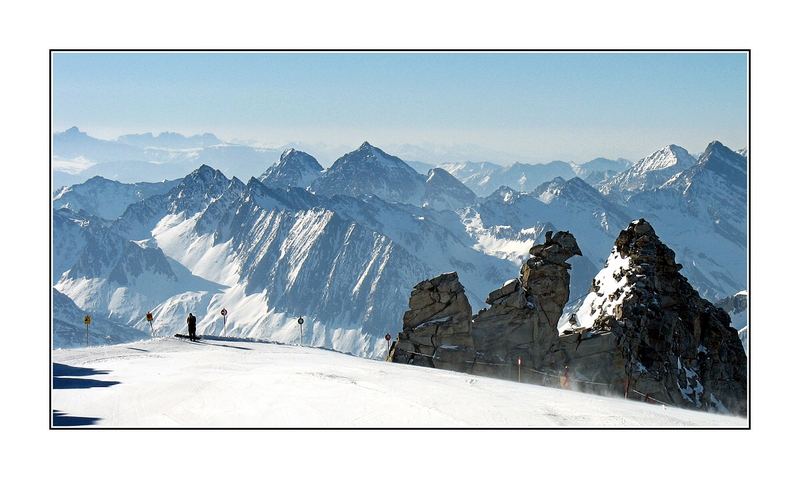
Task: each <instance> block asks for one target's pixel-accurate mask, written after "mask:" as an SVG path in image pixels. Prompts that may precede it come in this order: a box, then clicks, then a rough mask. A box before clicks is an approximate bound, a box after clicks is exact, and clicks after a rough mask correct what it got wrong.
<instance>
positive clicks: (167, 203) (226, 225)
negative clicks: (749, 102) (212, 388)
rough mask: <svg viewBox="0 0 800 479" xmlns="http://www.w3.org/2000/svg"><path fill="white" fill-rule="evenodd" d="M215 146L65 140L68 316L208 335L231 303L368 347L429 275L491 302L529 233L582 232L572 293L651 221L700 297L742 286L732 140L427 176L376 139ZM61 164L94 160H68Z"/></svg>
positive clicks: (343, 346)
mask: <svg viewBox="0 0 800 479" xmlns="http://www.w3.org/2000/svg"><path fill="white" fill-rule="evenodd" d="M217 141H218V139H217V138H216V137H214V136H213V135H198V136H194V137H183V136H181V135H177V136H175V135H172V134H162V135H157V136H153V135H125V136H123V137H120V138H119V139H118V140H117V141H104V140H97V139H94V138H91V137H89V136H88V135H85V134H84V133H81V132H80V131H78V130H77V129H70V130H68V131H66V132H63V133H57V134H56V135H54V143H53V152H54V162H53V163H54V169H55V170H56V171H55V173H54V176H55V175H60V176H59V177H60V178H62V180H69V179H70V178H71V179H74V180H75V181H74V183H77V184H72V183H71V184H72V186H68V187H67V186H65V187H63V188H59V189H57V191H56V192H54V195H53V209H54V210H53V236H54V240H53V241H54V243H53V278H52V281H53V285H54V288H55V290H56V291H57V292H59V293H60V294H61V295H60V296H59V305H61V306H59V308H57V309H55V310H54V320H57V321H58V323H57V324H59V325H62V324H72V322H74V321H75V320H74V319H73V318H72V316H74V315H76V314H79V313H82V312H88V313H89V314H92V315H94V316H95V317H96V319H97V321H98V324H100V323H102V324H108V325H113V327H112V326H108V327H107V328H106V330H103V331H107V333H105V335H104V336H103V338H105V339H104V341H106V342H117V341H122V340H130V339H135V338H138V337H141V335H142V334H146V333H147V331H149V327H148V325H147V323H146V321H145V320H144V314H145V313H146V312H147V311H152V312H153V313H154V315H155V316H156V321H155V327H156V329H157V332H158V333H159V334H172V333H175V332H178V331H180V330H181V329H183V328H185V317H186V315H187V314H188V312H190V311H191V312H194V314H195V315H196V316H197V317H198V319H199V323H198V330H199V332H200V333H201V334H203V333H208V334H210V333H217V334H219V333H221V332H222V318H221V316H220V315H219V310H220V309H222V307H225V308H226V309H227V310H228V311H229V317H228V320H227V325H226V328H227V329H226V332H227V333H229V334H237V335H243V336H251V337H258V338H265V339H274V340H278V341H287V342H290V341H296V339H297V334H298V332H297V324H296V322H295V321H296V318H297V316H300V315H302V316H303V317H304V318H306V319H307V328H306V337H305V340H306V342H307V343H312V344H314V345H318V346H325V347H330V348H333V349H337V350H340V351H345V352H350V353H354V354H358V355H361V356H367V357H371V356H376V355H378V354H381V353H382V352H383V351H384V349H385V341H384V340H383V335H384V334H386V333H391V334H394V333H395V332H397V331H399V330H400V329H401V324H402V321H401V318H402V313H403V311H404V310H405V309H406V308H407V298H408V293H409V292H410V290H411V288H412V287H413V286H414V285H415V284H416V283H417V282H419V281H420V280H422V279H424V278H427V277H431V276H434V275H437V274H440V273H443V272H447V271H458V273H459V278H460V279H461V281H462V283H463V284H464V286H465V288H466V290H467V295H468V297H469V300H470V302H471V303H472V304H474V305H480V304H482V302H483V300H484V299H485V297H486V295H487V294H488V292H489V291H490V290H492V289H494V288H495V287H496V285H497V284H498V283H499V284H502V282H503V281H505V280H507V279H510V278H513V277H516V276H517V275H518V272H519V268H520V264H521V262H522V261H523V259H524V258H525V257H526V256H527V251H528V249H529V248H530V246H531V244H532V243H533V242H534V241H536V240H537V239H539V238H540V237H541V236H542V235H543V234H544V233H545V232H546V231H548V230H569V231H570V232H572V233H573V234H574V235H575V237H576V239H577V241H578V244H579V245H580V247H581V249H582V251H583V253H584V256H582V257H576V258H575V259H574V261H573V260H571V261H570V262H571V264H572V267H573V270H572V279H571V283H572V284H571V298H573V301H574V300H577V299H579V298H580V297H581V296H583V295H584V294H585V293H586V292H587V291H588V289H589V286H590V283H591V279H592V278H593V277H594V275H595V274H596V273H597V272H598V271H599V270H600V269H601V268H602V267H603V265H604V262H605V260H606V258H607V257H608V254H609V251H610V250H611V245H612V243H613V241H614V238H616V236H617V234H618V233H619V231H620V230H621V229H623V228H624V227H625V226H626V225H627V224H628V223H629V222H630V221H631V220H633V219H636V218H640V217H645V218H647V219H648V221H649V222H650V223H651V224H652V225H653V227H654V228H655V229H656V230H657V231H658V232H659V236H660V237H661V239H662V240H663V241H664V242H665V243H666V244H667V245H669V246H670V247H671V248H672V249H674V250H675V252H676V260H677V261H678V262H680V263H681V264H683V266H684V269H683V273H684V274H685V275H686V277H687V278H689V280H690V282H691V283H692V285H693V286H694V287H695V288H697V289H698V291H699V292H700V294H701V295H703V296H704V297H706V298H708V299H710V300H719V299H722V298H725V297H728V296H731V295H734V294H736V293H738V292H740V291H742V290H745V289H746V287H747V282H746V264H747V263H746V261H747V227H746V225H747V221H746V219H747V218H746V213H747V158H746V156H743V155H741V154H740V153H737V152H734V151H732V150H730V149H729V148H728V147H726V146H724V145H722V144H721V143H719V142H712V143H710V144H709V145H708V147H707V148H706V150H705V151H704V152H703V153H702V154H701V155H700V156H699V157H698V158H695V157H694V156H692V155H690V154H688V153H687V152H686V150H685V149H683V148H681V147H678V146H676V145H669V146H667V147H665V148H663V149H660V150H658V151H656V152H654V153H653V154H651V155H648V156H646V157H645V158H642V159H641V160H639V161H637V162H635V163H633V164H631V163H630V162H627V161H626V160H607V159H602V158H598V159H595V160H593V161H590V162H587V163H584V164H582V165H575V164H569V163H564V162H557V161H556V162H551V163H548V164H536V165H528V164H523V163H517V164H512V165H510V166H506V167H503V166H500V165H496V164H493V163H490V162H482V163H446V164H441V165H440V167H438V168H436V167H433V166H434V164H433V163H431V165H430V166H431V168H429V170H428V171H425V172H420V171H419V170H418V169H415V167H412V166H410V165H409V164H407V163H406V162H405V161H404V160H403V158H402V157H400V156H394V155H393V154H391V153H388V152H386V151H384V150H382V149H381V148H379V147H376V146H373V145H371V144H369V143H367V142H365V143H363V144H362V145H361V146H360V147H359V148H357V149H355V150H353V151H352V152H350V153H347V154H345V155H343V156H342V157H341V158H339V159H338V160H337V161H336V162H334V163H333V164H332V165H331V166H330V167H329V168H327V169H326V168H324V167H322V165H321V164H320V163H319V162H318V161H317V159H316V158H314V157H313V156H311V155H309V154H307V153H305V152H303V151H300V150H298V149H289V150H286V151H282V152H281V151H277V150H271V149H259V148H253V147H249V146H242V145H228V144H224V143H221V142H219V143H217ZM142 155H145V156H142ZM151 161H152V162H153V163H149V162H151ZM60 162H66V163H70V164H72V165H78V166H75V168H80V165H83V164H87V163H86V162H88V163H91V166H88V167H86V168H83V169H81V170H79V171H78V173H76V174H67V173H65V172H66V171H67V170H65V169H64V168H62V167H61V165H62V163H60ZM81 162H84V163H81ZM145 164H147V165H151V166H143V165H145ZM256 164H258V165H259V166H258V169H257V170H253V171H254V172H253V173H247V174H245V175H242V176H241V177H240V176H239V175H238V174H233V175H232V174H226V173H225V171H239V170H241V171H242V172H245V170H246V171H251V170H252V168H253V167H254V166H255V165H256ZM415 166H416V167H417V168H420V167H421V166H423V167H424V166H425V165H420V163H417V164H416V165H415ZM187 167H191V169H190V170H189V171H191V172H190V173H188V174H180V175H174V176H173V175H170V173H171V172H177V171H178V170H180V169H182V168H187ZM73 171H77V170H73ZM102 173H108V174H107V175H105V174H102ZM112 173H114V174H116V176H114V174H112ZM137 175H138V176H137ZM152 175H161V176H158V177H157V178H156V177H153V176H152ZM95 176H100V177H95ZM121 177H126V178H132V179H134V178H135V179H136V181H130V182H128V183H126V182H120V181H115V178H121ZM85 180H88V181H85ZM144 180H155V181H147V182H145V181H144ZM165 180H167V181H165ZM57 185H58V182H57V181H56V186H57ZM62 296H63V297H62ZM70 302H71V304H70ZM98 331H100V329H98ZM55 336H56V337H57V338H58V341H57V342H56V344H57V345H63V346H75V345H80V344H82V341H83V340H84V338H83V337H82V336H80V335H78V336H76V335H75V334H74V331H72V330H70V329H69V328H67V327H62V326H59V327H58V328H56V332H55ZM76 338H78V339H77V340H79V342H78V343H77V344H76V343H75V341H76ZM98 340H99V339H98Z"/></svg>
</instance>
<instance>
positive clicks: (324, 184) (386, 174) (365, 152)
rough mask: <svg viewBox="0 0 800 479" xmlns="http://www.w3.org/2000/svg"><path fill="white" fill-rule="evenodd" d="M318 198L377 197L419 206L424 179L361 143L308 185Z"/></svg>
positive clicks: (378, 150)
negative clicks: (335, 196)
mask: <svg viewBox="0 0 800 479" xmlns="http://www.w3.org/2000/svg"><path fill="white" fill-rule="evenodd" d="M311 190H312V191H313V192H315V193H317V194H320V195H325V196H333V195H336V194H344V195H349V196H360V195H376V196H379V197H381V198H382V199H384V200H386V201H395V202H403V203H409V204H419V203H420V201H421V200H422V196H423V195H424V191H425V177H424V176H422V175H420V174H419V173H417V172H416V171H414V169H413V168H411V167H410V166H408V165H407V164H405V163H403V160H401V159H400V158H397V157H396V156H391V155H389V154H386V153H385V152H383V150H381V149H379V148H376V147H374V146H372V145H370V144H369V143H367V142H364V143H363V144H362V145H361V146H360V147H359V148H358V149H357V150H355V151H352V152H350V153H348V154H346V155H344V156H343V157H341V158H339V159H338V160H336V162H335V163H334V164H333V165H332V166H331V167H330V168H328V169H327V170H326V171H325V172H324V173H323V174H322V175H321V176H320V177H319V178H318V179H317V180H316V181H314V182H313V183H312V184H311Z"/></svg>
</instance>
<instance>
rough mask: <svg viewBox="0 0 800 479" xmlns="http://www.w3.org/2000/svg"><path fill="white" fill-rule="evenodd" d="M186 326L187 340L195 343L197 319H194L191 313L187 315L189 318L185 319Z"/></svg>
mask: <svg viewBox="0 0 800 479" xmlns="http://www.w3.org/2000/svg"><path fill="white" fill-rule="evenodd" d="M186 324H188V325H189V339H191V340H192V341H197V335H196V334H195V331H196V328H197V318H195V317H194V315H193V314H192V313H189V317H188V318H186Z"/></svg>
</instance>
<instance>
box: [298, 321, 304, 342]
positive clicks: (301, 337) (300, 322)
mask: <svg viewBox="0 0 800 479" xmlns="http://www.w3.org/2000/svg"><path fill="white" fill-rule="evenodd" d="M304 322H305V321H304V320H303V317H302V316H300V317H299V318H297V324H299V325H300V346H302V345H303V323H304Z"/></svg>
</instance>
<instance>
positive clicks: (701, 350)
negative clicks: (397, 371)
mask: <svg viewBox="0 0 800 479" xmlns="http://www.w3.org/2000/svg"><path fill="white" fill-rule="evenodd" d="M530 253H531V257H530V258H529V259H528V260H527V261H526V262H525V264H523V266H522V269H521V271H520V277H519V278H518V279H513V280H510V281H507V282H506V283H505V284H504V285H503V286H502V287H501V288H499V289H497V290H495V291H493V292H491V293H489V296H488V297H487V299H486V302H487V303H488V304H489V305H490V307H489V308H488V309H482V310H480V311H479V312H478V314H477V315H475V316H474V317H472V318H471V321H470V315H471V308H470V306H469V302H468V301H467V298H466V296H465V295H464V293H463V291H464V289H463V287H462V286H461V284H460V283H459V282H458V276H457V274H456V273H447V274H444V275H441V276H438V277H436V278H433V279H431V280H427V281H423V282H421V283H419V284H418V285H417V286H416V287H415V288H414V291H413V292H412V295H411V299H410V300H409V310H408V311H407V312H406V313H405V315H404V317H403V332H402V333H401V335H400V341H399V343H398V347H397V349H396V351H395V354H394V357H393V360H394V361H395V362H403V363H408V364H418V365H424V366H431V367H437V368H445V369H453V370H457V371H465V372H470V373H475V374H482V375H488V376H493V377H500V378H507V379H511V378H513V379H519V380H523V381H527V382H535V383H539V384H547V385H556V384H558V383H559V382H561V380H562V379H563V376H564V373H565V371H567V368H568V370H569V373H568V375H569V378H570V388H572V389H579V390H584V391H588V392H595V393H602V394H619V395H623V394H625V395H629V397H635V398H637V399H642V398H645V399H652V400H655V401H661V402H664V403H668V404H675V405H680V406H683V407H690V408H697V409H704V410H716V411H720V412H730V413H734V414H745V413H746V411H747V377H746V374H747V358H746V356H745V354H744V350H743V348H742V345H741V342H740V341H739V337H738V336H737V331H736V330H735V329H734V328H732V327H731V324H730V323H731V321H730V318H729V316H728V315H727V313H726V312H725V311H724V310H722V309H720V308H717V307H715V306H714V305H712V304H711V303H710V302H708V301H706V300H705V299H703V298H701V297H700V295H699V294H698V293H697V291H696V290H695V289H694V288H692V286H691V285H690V284H689V282H688V281H687V280H686V278H684V277H683V276H682V275H681V274H680V272H679V271H680V269H681V265H680V264H677V263H675V253H674V252H673V251H672V250H671V249H670V248H669V247H667V246H666V245H665V244H664V243H662V242H661V240H660V239H659V238H658V236H657V235H656V233H655V231H654V230H653V228H652V226H650V224H649V223H647V222H646V221H645V220H643V219H640V220H637V221H634V222H633V223H631V224H630V225H629V226H628V227H627V228H625V229H624V230H623V231H622V232H621V233H620V234H619V237H618V238H617V240H616V242H615V246H614V249H613V251H612V253H611V255H610V256H609V259H608V262H607V264H606V268H604V269H603V270H602V271H601V272H600V273H598V275H597V276H596V277H595V279H594V281H593V284H592V288H591V291H590V292H589V294H588V295H587V297H586V299H585V300H584V302H583V304H582V305H581V307H580V308H579V309H578V312H577V313H576V315H575V316H574V317H572V318H571V319H570V321H569V322H568V323H567V324H565V325H563V326H562V328H561V334H559V327H558V324H557V322H558V320H559V317H560V316H561V313H562V311H563V308H564V306H565V304H566V302H567V299H568V298H569V276H570V275H569V269H570V266H569V264H567V263H566V261H567V259H569V258H570V257H572V256H574V255H580V254H581V251H580V248H579V247H578V245H577V242H576V241H575V238H574V237H573V236H572V235H571V234H570V233H568V232H558V233H556V234H555V235H552V234H551V233H550V232H548V233H547V234H546V240H545V243H544V244H539V245H534V246H533V247H532V248H531V250H530ZM518 361H520V362H521V364H519V363H518ZM562 386H563V383H562Z"/></svg>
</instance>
